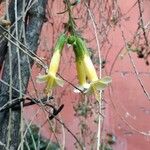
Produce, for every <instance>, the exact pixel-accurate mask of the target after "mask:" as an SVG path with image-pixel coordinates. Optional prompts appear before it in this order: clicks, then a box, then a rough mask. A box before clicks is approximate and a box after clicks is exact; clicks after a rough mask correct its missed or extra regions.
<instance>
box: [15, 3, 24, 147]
mask: <svg viewBox="0 0 150 150" xmlns="http://www.w3.org/2000/svg"><path fill="white" fill-rule="evenodd" d="M14 9H15V35H16V45H17V46H16V52H17V59H18V64H17V65H18V79H19V98H22V96H23V95H22V94H21V93H22V78H21V66H20V64H21V60H20V51H19V48H18V45H19V43H18V41H19V35H18V34H19V30H18V29H19V28H18V6H17V0H15V8H14ZM20 104H21V116H20V117H21V120H20V133H21V150H23V126H24V125H23V103H22V102H21V103H20Z"/></svg>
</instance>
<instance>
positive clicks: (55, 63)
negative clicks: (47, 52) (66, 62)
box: [37, 34, 66, 94]
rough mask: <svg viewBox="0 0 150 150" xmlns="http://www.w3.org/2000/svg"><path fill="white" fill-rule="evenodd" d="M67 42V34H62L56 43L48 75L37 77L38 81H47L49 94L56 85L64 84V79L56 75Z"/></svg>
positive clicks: (46, 88) (46, 90)
mask: <svg viewBox="0 0 150 150" xmlns="http://www.w3.org/2000/svg"><path fill="white" fill-rule="evenodd" d="M65 42H66V35H65V34H62V35H61V36H60V37H59V38H58V40H57V43H56V46H55V49H54V54H53V56H52V59H51V62H50V66H49V69H48V73H47V74H46V75H40V76H38V77H37V82H39V83H43V82H44V83H46V87H45V93H46V94H48V93H49V92H51V90H52V89H53V88H54V87H56V86H58V85H59V86H63V83H64V81H63V80H61V79H60V78H58V77H56V73H57V71H58V69H59V63H60V57H61V51H62V49H63V47H64V44H65Z"/></svg>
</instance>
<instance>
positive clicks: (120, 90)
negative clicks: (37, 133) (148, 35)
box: [24, 0, 150, 150]
mask: <svg viewBox="0 0 150 150" xmlns="http://www.w3.org/2000/svg"><path fill="white" fill-rule="evenodd" d="M135 2H136V0H132V1H131V0H126V1H125V0H120V1H118V4H119V7H120V11H121V14H120V15H121V16H119V18H118V19H119V20H118V23H117V24H116V26H113V25H111V28H110V26H109V27H108V28H106V29H105V30H104V31H101V32H100V34H98V36H99V40H100V44H101V45H102V41H103V39H105V33H106V32H107V33H108V36H107V37H108V40H109V43H108V42H107V41H104V42H103V47H102V48H101V52H102V56H103V58H105V56H106V55H107V54H108V55H107V60H106V62H107V63H106V66H105V69H103V74H104V75H105V74H106V75H108V74H109V73H110V70H111V67H112V64H113V62H114V60H115V58H116V56H117V54H118V52H119V51H120V49H121V48H122V47H124V44H125V43H124V40H123V39H122V33H121V32H123V33H124V36H125V38H126V41H127V42H128V41H131V40H132V38H133V34H134V33H135V31H136V29H137V22H138V17H139V15H138V6H137V4H136V5H134V4H135ZM93 3H94V2H92V3H91V8H92V11H93V14H94V17H95V19H96V24H97V28H98V29H99V30H100V29H102V26H103V25H105V24H102V21H110V18H111V17H112V7H111V1H108V3H106V7H103V8H102V7H100V6H104V5H94V4H93ZM132 6H133V7H132ZM47 8H48V13H49V15H50V17H49V18H48V22H47V23H45V24H44V26H43V29H42V35H41V38H40V46H39V50H38V55H39V56H40V57H41V58H43V59H45V62H47V63H49V61H50V56H51V49H52V47H53V46H54V43H55V41H56V38H57V36H58V35H59V34H60V32H63V23H65V22H66V21H67V18H66V16H65V15H58V14H57V13H58V12H61V11H63V10H64V6H63V3H62V0H57V1H55V2H52V1H51V0H49V5H48V6H47ZM130 8H132V9H131V11H129V12H128V10H130ZM106 9H107V10H106ZM102 10H103V11H102ZM100 11H101V13H100ZM105 11H106V12H105ZM108 12H109V13H108ZM113 12H114V14H116V15H117V14H118V13H117V12H115V11H113ZM126 12H128V13H127V14H126ZM105 13H106V14H105ZM74 14H75V17H77V18H78V17H79V18H80V19H77V25H78V27H80V29H81V30H82V31H83V32H82V35H83V36H84V37H85V38H87V39H88V40H89V43H88V44H87V45H88V47H91V48H93V50H94V53H93V54H94V58H95V59H94V60H95V61H94V62H95V64H96V59H97V57H98V53H97V46H96V40H95V39H94V40H92V41H90V40H91V39H93V38H94V29H93V26H92V22H91V20H90V18H89V19H88V21H87V24H85V21H86V19H87V18H88V16H87V11H86V7H83V5H80V4H79V5H78V6H77V9H75V10H74ZM124 14H125V15H124ZM101 16H102V17H101ZM149 16H150V1H149V0H145V1H144V21H145V24H147V23H148V21H149V19H150V17H149ZM107 19H108V20H107ZM116 19H117V18H116ZM83 24H85V26H86V27H85V28H84V30H83V28H81V27H82V26H83ZM108 51H109V53H108ZM125 51H126V50H125V48H124V49H123V51H122V53H124V52H125ZM131 56H132V58H133V60H134V62H135V65H136V67H137V70H138V72H139V73H140V74H139V77H140V78H141V80H142V82H143V84H144V87H145V88H146V90H147V91H150V84H149V78H150V72H149V71H150V69H149V66H146V65H145V62H144V60H140V59H138V58H137V57H136V54H135V53H132V54H131ZM74 61H75V60H74V55H73V53H72V50H71V49H70V48H68V47H66V48H65V50H64V51H63V57H62V62H61V68H60V71H59V73H60V74H62V75H63V77H64V78H66V79H67V80H69V81H70V82H72V83H73V84H75V85H76V84H77V80H76V70H75V64H74ZM97 68H98V67H97ZM38 73H42V72H41V69H40V68H38V67H37V66H36V65H35V66H34V67H33V76H37V75H38ZM111 77H112V79H113V82H112V84H111V86H110V87H109V88H107V89H106V91H105V95H104V99H105V101H106V103H105V106H106V110H105V119H104V128H103V132H102V133H103V135H102V138H103V136H104V135H106V134H107V133H112V134H113V135H114V136H115V137H116V143H115V144H114V145H113V147H114V149H115V150H141V149H144V150H149V149H150V148H149V147H150V139H149V137H148V136H144V135H142V134H141V133H145V132H146V133H149V132H150V125H149V120H150V101H149V100H148V99H147V97H146V96H145V94H144V92H143V90H142V88H141V86H140V85H139V82H138V80H137V78H136V75H135V73H134V70H133V67H132V65H131V62H130V59H129V57H128V54H126V55H125V56H124V57H123V59H121V57H118V59H117V61H116V63H115V65H114V67H113V70H112V72H111ZM35 84H36V83H35ZM36 87H37V89H38V94H39V96H40V97H43V96H44V95H43V91H42V89H43V87H44V86H43V85H42V86H41V85H39V84H36ZM29 90H30V94H32V95H35V92H34V90H33V86H32V84H31V83H30V84H29ZM72 91H73V87H71V86H70V85H69V84H68V83H66V84H65V86H64V87H63V88H57V89H56V90H54V96H55V101H57V103H58V104H64V105H65V107H64V109H63V110H62V112H61V118H62V120H63V121H64V123H65V124H66V125H67V126H68V127H69V128H70V130H71V131H72V132H73V133H77V132H79V127H78V124H79V119H80V118H77V117H75V116H74V114H75V112H74V109H73V106H74V105H76V104H77V103H78V100H79V101H81V100H82V98H81V96H80V95H78V94H75V93H73V92H72ZM93 102H94V100H93ZM24 116H25V118H26V120H27V121H29V120H32V121H33V123H36V124H37V125H38V126H39V127H41V126H42V125H43V123H44V122H45V121H46V116H45V114H44V113H43V112H42V110H40V109H39V107H28V108H25V111H24ZM86 122H87V124H88V125H90V129H91V130H93V132H94V131H97V127H96V124H95V123H94V122H93V118H91V119H89V120H86ZM54 123H55V121H54ZM57 126H58V127H57V131H58V132H57V135H59V139H60V140H62V139H63V138H62V134H60V133H59V132H61V126H60V125H58V124H57ZM133 128H134V130H133ZM135 130H137V131H138V132H135ZM41 133H42V135H43V136H44V137H46V138H50V139H51V140H55V138H54V134H53V133H52V132H50V130H49V125H48V124H45V125H44V126H42V127H41ZM65 137H66V140H65V141H66V148H67V150H73V149H75V148H74V142H75V141H74V139H73V137H72V136H71V135H70V134H69V133H68V132H67V131H65Z"/></svg>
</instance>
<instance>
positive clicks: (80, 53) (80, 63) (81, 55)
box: [72, 36, 111, 99]
mask: <svg viewBox="0 0 150 150" xmlns="http://www.w3.org/2000/svg"><path fill="white" fill-rule="evenodd" d="M74 38H75V39H74V41H73V40H72V41H73V42H72V43H73V49H74V53H75V56H76V68H77V76H78V80H79V87H80V89H81V90H82V89H84V90H83V91H84V92H85V93H87V94H91V93H95V96H96V98H97V99H98V97H97V95H98V94H97V91H100V90H104V89H105V87H106V86H107V85H108V84H109V83H110V82H111V78H110V77H104V78H102V79H99V78H98V76H97V73H96V70H95V68H94V65H93V63H92V60H91V58H90V56H89V52H88V50H87V48H86V44H85V42H84V41H83V40H82V39H81V38H80V37H78V36H76V37H74ZM86 78H87V79H88V81H90V82H89V83H88V82H87V80H86ZM81 87H82V88H81Z"/></svg>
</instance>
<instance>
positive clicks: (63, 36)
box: [54, 33, 67, 52]
mask: <svg viewBox="0 0 150 150" xmlns="http://www.w3.org/2000/svg"><path fill="white" fill-rule="evenodd" d="M66 42H67V36H66V34H64V33H62V34H61V35H60V36H59V37H58V39H57V42H56V45H55V48H54V52H55V51H57V50H58V51H60V52H61V51H62V49H63V47H64V44H65V43H66Z"/></svg>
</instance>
